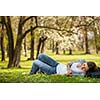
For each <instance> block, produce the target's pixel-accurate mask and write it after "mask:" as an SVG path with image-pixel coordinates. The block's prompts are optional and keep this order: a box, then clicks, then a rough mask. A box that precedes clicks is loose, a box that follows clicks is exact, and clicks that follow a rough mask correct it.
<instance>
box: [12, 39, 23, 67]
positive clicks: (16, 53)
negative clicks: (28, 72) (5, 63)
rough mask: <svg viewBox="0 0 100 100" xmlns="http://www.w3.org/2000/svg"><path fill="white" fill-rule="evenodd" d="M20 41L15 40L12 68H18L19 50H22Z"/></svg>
mask: <svg viewBox="0 0 100 100" xmlns="http://www.w3.org/2000/svg"><path fill="white" fill-rule="evenodd" d="M21 44H22V41H19V40H17V43H16V46H15V51H14V57H13V62H12V67H17V68H20V67H21V66H20V64H19V63H20V58H21V49H22V46H21Z"/></svg>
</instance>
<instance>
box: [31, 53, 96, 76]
mask: <svg viewBox="0 0 100 100" xmlns="http://www.w3.org/2000/svg"><path fill="white" fill-rule="evenodd" d="M95 67H96V64H95V63H94V62H86V61H85V60H78V61H75V62H71V63H70V64H67V65H64V64H61V63H58V62H57V61H55V60H54V59H52V58H51V57H49V56H47V55H45V54H39V56H38V58H37V59H36V60H35V61H34V62H33V65H32V69H31V71H30V74H36V72H40V73H46V74H60V75H64V74H66V75H69V76H72V75H83V76H84V75H85V74H86V72H87V71H93V70H94V69H95Z"/></svg>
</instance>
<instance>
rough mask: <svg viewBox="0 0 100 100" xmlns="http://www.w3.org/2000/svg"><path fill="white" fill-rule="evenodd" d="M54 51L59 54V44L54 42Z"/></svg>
mask: <svg viewBox="0 0 100 100" xmlns="http://www.w3.org/2000/svg"><path fill="white" fill-rule="evenodd" d="M55 50H56V54H59V43H58V42H56V48H55Z"/></svg>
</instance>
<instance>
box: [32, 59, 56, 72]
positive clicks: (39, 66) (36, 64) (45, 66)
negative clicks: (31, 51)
mask: <svg viewBox="0 0 100 100" xmlns="http://www.w3.org/2000/svg"><path fill="white" fill-rule="evenodd" d="M38 69H40V70H41V71H42V72H44V73H46V74H55V73H56V67H52V66H49V65H48V64H46V63H44V62H42V61H40V60H38V59H37V60H35V61H34V62H33V65H32V69H31V71H30V74H35V73H36V72H37V71H38Z"/></svg>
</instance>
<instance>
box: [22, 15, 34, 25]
mask: <svg viewBox="0 0 100 100" xmlns="http://www.w3.org/2000/svg"><path fill="white" fill-rule="evenodd" d="M33 17H35V16H30V17H28V18H26V19H25V20H23V22H22V25H24V24H25V23H26V21H28V20H29V19H31V18H33Z"/></svg>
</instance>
